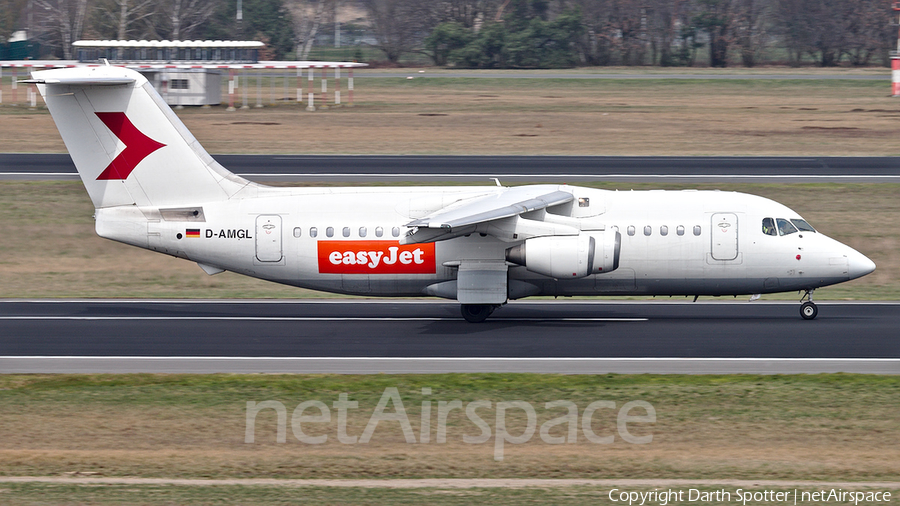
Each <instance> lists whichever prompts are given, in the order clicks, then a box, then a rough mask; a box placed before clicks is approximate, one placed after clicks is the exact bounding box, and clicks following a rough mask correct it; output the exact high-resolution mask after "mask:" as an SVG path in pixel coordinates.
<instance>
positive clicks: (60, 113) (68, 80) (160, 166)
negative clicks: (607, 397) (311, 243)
mask: <svg viewBox="0 0 900 506" xmlns="http://www.w3.org/2000/svg"><path fill="white" fill-rule="evenodd" d="M32 76H33V78H34V79H33V80H32V81H31V82H34V83H36V84H37V87H38V90H39V91H40V93H41V95H42V96H43V97H44V101H45V102H46V104H47V108H48V109H49V110H50V114H51V115H52V116H53V120H54V121H55V122H56V126H57V128H58V129H59V133H60V135H61V136H62V139H63V142H65V144H66V148H68V150H69V154H70V155H71V156H72V161H73V162H75V167H76V168H77V169H78V174H79V175H80V176H81V180H82V182H84V186H85V188H87V191H88V194H89V195H90V197H91V200H93V202H94V207H96V208H98V209H99V208H104V207H113V206H123V205H137V206H173V205H188V204H195V203H200V202H209V201H215V200H225V199H228V198H230V197H232V196H233V195H234V194H236V193H237V192H239V191H240V190H241V189H243V188H245V187H247V186H250V185H254V183H251V182H249V181H247V180H245V179H243V178H241V177H238V176H235V175H234V174H232V173H230V172H228V171H227V170H225V168H223V167H222V166H221V165H219V164H218V162H216V161H215V160H213V158H212V157H211V156H209V154H208V153H207V152H206V151H205V150H204V149H203V147H201V146H200V143H198V142H197V139H195V138H194V136H193V135H191V133H190V132H189V131H188V129H187V128H186V127H185V126H184V124H183V123H182V122H181V120H179V119H178V117H177V116H176V115H175V113H173V112H172V110H171V109H170V108H169V106H168V105H166V104H165V102H164V101H163V99H162V98H161V97H160V96H159V94H158V93H157V92H156V90H154V89H153V86H152V85H151V84H150V83H149V82H147V79H145V78H144V77H143V76H141V75H140V74H139V73H137V72H135V71H133V70H129V69H125V68H120V67H110V66H106V67H91V68H74V69H58V70H44V71H37V72H34V73H33V74H32Z"/></svg>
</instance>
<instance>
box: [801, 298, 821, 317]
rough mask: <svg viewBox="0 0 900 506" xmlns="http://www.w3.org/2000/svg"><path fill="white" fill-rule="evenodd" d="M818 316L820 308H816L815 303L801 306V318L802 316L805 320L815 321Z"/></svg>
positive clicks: (806, 303) (809, 302)
mask: <svg viewBox="0 0 900 506" xmlns="http://www.w3.org/2000/svg"><path fill="white" fill-rule="evenodd" d="M818 314H819V308H818V307H816V305H815V303H813V302H811V301H807V302H804V303H803V304H800V316H802V317H803V319H804V320H815V319H816V316H817V315H818Z"/></svg>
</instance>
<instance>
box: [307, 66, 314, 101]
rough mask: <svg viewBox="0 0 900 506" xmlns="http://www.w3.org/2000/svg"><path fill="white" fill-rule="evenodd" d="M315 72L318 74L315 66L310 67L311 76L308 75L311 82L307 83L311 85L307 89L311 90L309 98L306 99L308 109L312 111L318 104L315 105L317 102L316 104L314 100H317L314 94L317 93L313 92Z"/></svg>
mask: <svg viewBox="0 0 900 506" xmlns="http://www.w3.org/2000/svg"><path fill="white" fill-rule="evenodd" d="M315 74H316V70H315V68H313V67H310V68H309V76H308V77H309V82H308V83H307V84H308V85H309V86H308V87H307V89H308V90H309V94H308V95H307V100H306V110H307V111H310V112H312V111H315V110H316V106H315V104H314V102H315V96H314V95H315V93H313V78H314V76H315Z"/></svg>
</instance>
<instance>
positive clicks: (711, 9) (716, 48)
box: [694, 0, 733, 67]
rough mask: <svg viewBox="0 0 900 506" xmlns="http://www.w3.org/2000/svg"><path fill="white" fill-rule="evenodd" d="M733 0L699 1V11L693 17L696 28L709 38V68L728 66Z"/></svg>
mask: <svg viewBox="0 0 900 506" xmlns="http://www.w3.org/2000/svg"><path fill="white" fill-rule="evenodd" d="M732 1H733V0H699V4H700V6H701V9H702V10H701V11H700V13H699V14H697V16H695V17H694V24H695V25H696V26H697V28H699V29H701V30H703V31H705V32H706V34H707V36H708V37H709V66H710V67H727V66H728V44H729V42H731V39H730V37H731V32H730V30H731V24H732V14H733V13H732V5H731V4H732Z"/></svg>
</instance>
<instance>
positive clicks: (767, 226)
mask: <svg viewBox="0 0 900 506" xmlns="http://www.w3.org/2000/svg"><path fill="white" fill-rule="evenodd" d="M762 231H763V233H764V234H766V235H778V229H776V228H775V220H773V219H772V218H763V221H762Z"/></svg>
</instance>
